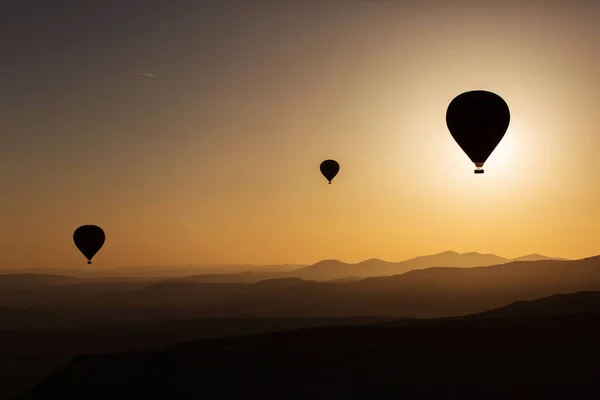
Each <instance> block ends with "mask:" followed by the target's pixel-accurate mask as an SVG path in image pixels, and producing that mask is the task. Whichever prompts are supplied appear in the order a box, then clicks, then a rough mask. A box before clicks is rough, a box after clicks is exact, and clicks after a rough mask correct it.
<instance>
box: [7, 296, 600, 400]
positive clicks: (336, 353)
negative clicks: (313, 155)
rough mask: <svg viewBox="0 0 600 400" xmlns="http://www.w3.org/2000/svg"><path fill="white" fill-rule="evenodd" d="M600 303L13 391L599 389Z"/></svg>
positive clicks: (590, 299)
mask: <svg viewBox="0 0 600 400" xmlns="http://www.w3.org/2000/svg"><path fill="white" fill-rule="evenodd" d="M557 299H560V300H557ZM599 300H600V292H593V293H575V294H569V295H562V296H558V297H557V296H552V297H550V298H544V299H540V300H536V301H532V302H528V303H526V304H527V305H526V306H523V305H524V304H525V303H515V304H513V305H510V306H508V307H505V308H503V309H500V310H492V311H489V312H488V313H486V315H483V314H479V315H474V316H467V317H463V318H450V319H439V320H425V321H420V320H414V321H400V322H399V323H390V322H383V323H374V324H366V325H363V326H339V327H328V328H311V329H301V330H294V331H288V332H277V333H267V334H260V335H252V336H242V337H231V338H225V339H212V340H202V341H196V342H188V343H181V344H178V345H175V346H170V347H167V348H165V349H163V350H158V351H146V352H128V353H120V354H107V355H96V356H84V357H78V358H76V359H74V360H73V361H72V362H70V363H69V364H68V365H67V366H66V367H65V368H64V369H63V370H62V371H60V372H59V373H57V374H54V375H53V376H50V377H48V378H47V379H46V380H45V381H43V382H41V383H40V384H38V385H37V386H36V387H34V388H32V389H31V390H29V391H28V392H26V393H25V394H24V395H22V396H18V397H16V398H15V400H37V399H40V400H41V399H47V398H56V399H58V398H85V399H90V400H94V399H104V398H111V397H119V398H144V399H167V398H181V399H194V398H202V397H203V396H206V395H207V394H209V393H219V396H220V397H223V398H236V397H243V398H261V399H279V398H287V399H310V398H357V399H363V398H364V399H367V398H368V399H389V398H461V399H462V398H467V399H479V398H486V399H508V398H511V399H512V398H514V399H517V398H519V399H521V398H564V399H566V398H577V399H583V398H599V397H600V379H599V378H600V370H599V369H598V367H597V360H598V357H600V346H597V340H598V333H599V332H600V301H599ZM565 304H569V305H570V306H569V307H567V308H565V307H564V305H565ZM592 304H593V305H592ZM509 309H511V310H512V311H511V312H510V313H509V314H511V315H510V317H509V315H508V314H507V312H506V311H507V310H509ZM518 309H520V310H518ZM582 311H585V313H582ZM498 316H502V318H497V317H498ZM227 382H235V384H227Z"/></svg>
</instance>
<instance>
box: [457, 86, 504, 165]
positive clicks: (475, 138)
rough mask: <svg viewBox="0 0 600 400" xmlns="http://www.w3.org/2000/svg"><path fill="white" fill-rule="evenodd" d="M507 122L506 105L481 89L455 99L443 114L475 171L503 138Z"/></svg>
mask: <svg viewBox="0 0 600 400" xmlns="http://www.w3.org/2000/svg"><path fill="white" fill-rule="evenodd" d="M509 123H510V111H509V109H508V105H507V104H506V102H505V101H504V100H503V99H502V97H500V96H498V95H497V94H495V93H492V92H487V91H484V90H474V91H470V92H465V93H463V94H460V95H458V96H456V97H455V98H454V100H452V101H451V102H450V105H449V106H448V110H447V111H446V125H447V126H448V129H449V130H450V133H451V134H452V137H453V138H454V140H456V142H457V143H458V145H459V146H460V148H461V149H463V151H464V152H465V153H467V156H469V158H470V159H471V161H473V163H474V164H475V166H476V167H477V169H476V170H475V173H476V174H483V169H482V168H481V167H483V164H484V163H485V161H486V160H487V159H488V157H489V156H490V154H492V152H493V151H494V149H495V148H496V146H498V143H500V140H502V138H503V137H504V134H505V133H506V130H507V129H508V125H509Z"/></svg>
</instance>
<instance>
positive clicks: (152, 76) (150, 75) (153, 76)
mask: <svg viewBox="0 0 600 400" xmlns="http://www.w3.org/2000/svg"><path fill="white" fill-rule="evenodd" d="M138 75H140V76H149V77H151V78H156V75H154V74H138Z"/></svg>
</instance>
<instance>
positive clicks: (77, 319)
mask: <svg viewBox="0 0 600 400" xmlns="http://www.w3.org/2000/svg"><path fill="white" fill-rule="evenodd" d="M2 278H3V277H0V280H1V279H2ZM590 290H600V257H591V258H588V259H583V260H576V261H554V260H550V261H533V262H511V263H505V264H501V265H494V266H489V267H472V268H454V267H435V268H427V269H423V270H412V271H409V272H407V273H405V274H401V275H395V276H386V277H373V278H366V279H362V280H342V281H336V282H317V281H306V280H302V279H299V278H281V279H274V280H266V281H261V282H258V283H205V282H195V281H193V280H185V279H179V280H172V281H160V282H158V283H156V281H152V280H140V281H116V282H115V281H107V282H104V283H103V282H78V283H73V284H67V285H41V286H39V287H36V288H28V289H27V290H21V289H19V290H13V288H11V287H10V286H5V287H3V288H2V287H0V306H1V307H8V308H10V309H11V310H12V314H11V315H13V316H14V315H18V314H19V312H20V311H22V313H21V316H20V317H19V318H17V319H11V318H9V317H6V318H4V317H2V314H1V313H0V327H3V328H4V329H6V328H34V327H38V328H40V327H45V326H49V325H48V324H51V325H60V326H73V327H75V326H84V325H107V324H112V325H115V324H117V325H118V324H123V323H127V322H129V323H143V322H157V321H161V320H165V319H182V320H183V319H194V318H208V317H275V318H279V317H284V318H296V317H306V318H315V317H348V316H397V317H408V316H412V317H420V318H433V317H445V316H456V315H466V314H471V313H477V312H482V311H486V310H489V309H492V308H497V307H502V306H505V305H507V304H510V303H512V302H514V301H519V300H533V299H536V298H540V297H545V296H550V295H553V294H559V293H571V292H577V291H590ZM32 311H35V313H37V316H34V315H35V314H34V313H32ZM40 314H43V315H44V317H43V318H40ZM15 321H18V324H19V325H15V324H14V322H15ZM11 324H13V325H11ZM41 324H44V325H41Z"/></svg>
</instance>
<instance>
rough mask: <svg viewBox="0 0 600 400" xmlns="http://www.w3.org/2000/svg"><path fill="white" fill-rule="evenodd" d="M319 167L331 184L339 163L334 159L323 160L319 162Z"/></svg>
mask: <svg viewBox="0 0 600 400" xmlns="http://www.w3.org/2000/svg"><path fill="white" fill-rule="evenodd" d="M320 169H321V173H322V174H323V176H324V177H325V178H327V180H328V181H329V184H330V185H331V181H332V180H333V178H335V176H336V175H337V173H338V172H339V171H340V164H338V163H337V161H335V160H325V161H323V162H322V163H321V167H320Z"/></svg>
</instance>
